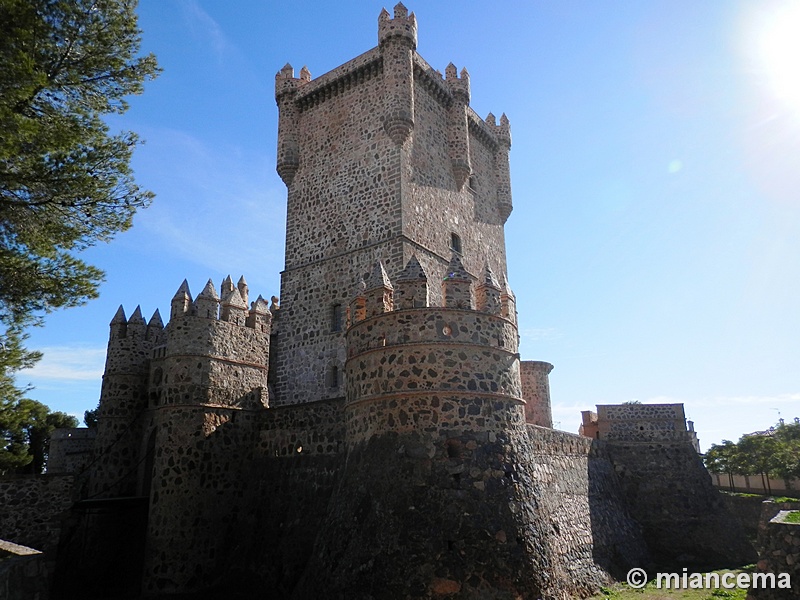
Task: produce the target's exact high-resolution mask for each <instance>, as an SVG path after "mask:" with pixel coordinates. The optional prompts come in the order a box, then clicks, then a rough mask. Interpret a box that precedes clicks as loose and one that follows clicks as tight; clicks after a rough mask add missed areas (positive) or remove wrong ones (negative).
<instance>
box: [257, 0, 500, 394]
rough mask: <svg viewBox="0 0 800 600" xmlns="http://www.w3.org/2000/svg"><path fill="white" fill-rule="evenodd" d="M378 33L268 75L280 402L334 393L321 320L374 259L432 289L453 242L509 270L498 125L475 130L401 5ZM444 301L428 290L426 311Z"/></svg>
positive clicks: (335, 347)
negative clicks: (279, 262)
mask: <svg viewBox="0 0 800 600" xmlns="http://www.w3.org/2000/svg"><path fill="white" fill-rule="evenodd" d="M379 32H380V33H379V38H380V45H379V47H378V48H374V49H372V50H370V51H368V52H366V53H364V54H362V55H361V56H358V57H356V58H354V59H353V60H351V61H349V62H347V63H345V64H344V65H341V66H340V67H338V68H336V69H334V70H333V71H330V72H329V73H326V74H324V75H321V76H320V77H317V78H316V79H312V78H311V74H310V73H309V72H308V70H307V69H303V70H302V71H301V72H300V76H299V77H297V78H295V76H294V72H293V70H292V68H291V66H289V65H287V66H286V67H284V68H283V69H282V70H281V71H280V72H279V73H278V74H277V76H276V101H277V103H278V106H279V111H280V122H279V136H278V137H279V139H278V153H277V154H278V165H277V166H278V171H279V173H280V174H281V176H282V177H283V179H284V181H285V183H286V185H287V188H288V210H287V236H286V239H287V246H286V257H287V258H286V269H285V270H284V272H283V274H282V279H281V303H282V304H281V315H280V318H279V319H278V321H277V323H276V328H275V337H274V340H273V361H274V362H273V365H272V367H273V368H272V371H273V376H272V384H273V389H274V392H275V398H274V403H275V404H276V405H277V404H294V403H299V402H308V401H312V400H316V399H324V398H333V397H336V396H339V395H341V390H340V389H335V387H336V386H331V385H330V382H329V381H327V373H329V372H330V370H331V368H332V367H337V368H338V367H340V366H341V362H342V350H343V347H344V338H343V336H342V335H341V332H340V331H335V330H334V331H332V330H331V326H330V324H331V316H330V315H331V313H332V310H333V307H334V306H335V305H337V304H341V305H345V304H346V301H347V298H349V297H351V296H352V291H353V289H354V286H356V285H357V283H358V281H359V279H360V278H361V277H362V275H364V274H365V273H368V272H370V271H371V267H372V265H373V264H374V262H375V261H376V260H378V259H380V260H382V261H383V263H384V265H385V266H386V268H387V271H388V272H389V273H390V275H393V274H394V273H396V272H399V271H400V270H401V269H402V268H403V267H404V266H405V265H406V263H407V262H408V260H409V259H410V258H411V256H412V254H415V255H417V257H418V259H419V261H420V263H421V264H422V266H423V268H424V269H425V270H426V272H427V273H428V277H429V281H441V279H442V277H443V276H444V274H445V269H446V267H447V264H448V262H449V257H450V254H451V252H452V246H453V236H454V235H455V236H457V237H458V239H460V240H461V242H462V244H463V246H462V250H463V258H464V264H465V266H466V268H467V269H468V270H469V271H470V272H473V273H479V272H481V270H482V268H483V265H484V263H487V262H488V264H489V265H490V266H491V268H492V269H493V270H494V271H495V272H496V273H498V274H499V275H500V276H502V277H503V278H505V275H506V260H505V241H504V234H503V223H504V222H505V218H506V217H507V216H508V215H507V213H508V212H510V187H509V181H508V147H509V146H510V130H509V128H508V123H507V120H503V119H501V124H500V125H497V124H496V123H495V122H494V117H492V118H491V119H489V118H488V117H487V121H486V122H484V121H483V120H482V119H481V118H480V117H478V116H477V115H476V114H475V113H474V111H472V110H471V109H470V108H469V106H468V103H469V76H468V74H467V73H466V72H465V71H463V72H462V74H461V76H460V77H459V76H458V75H457V74H453V73H451V68H450V67H448V69H447V71H448V76H447V78H443V77H442V75H441V73H438V72H436V71H434V70H433V69H432V68H431V67H430V66H429V65H428V64H427V63H426V62H425V61H424V60H423V59H422V58H421V57H420V56H419V55H418V54H417V53H416V51H415V47H416V21H415V20H414V18H413V16H409V15H408V14H407V11H405V9H404V8H403V7H401V6H399V5H398V7H397V9H396V11H395V17H394V18H391V17H390V16H389V15H388V13H385V14H382V16H381V19H380V25H379ZM453 69H454V67H453ZM464 103H466V104H464ZM456 105H458V107H460V108H458V107H456ZM454 107H456V108H454ZM465 169H466V170H465ZM469 174H471V177H470V178H469V182H466V181H465V180H464V177H466V176H467V175H469ZM462 250H459V251H462ZM441 293H442V290H441V289H440V287H439V286H438V285H431V286H430V297H431V303H432V304H441V303H442V297H441Z"/></svg>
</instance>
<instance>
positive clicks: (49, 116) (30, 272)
mask: <svg viewBox="0 0 800 600" xmlns="http://www.w3.org/2000/svg"><path fill="white" fill-rule="evenodd" d="M135 8H136V2H135V0H0V342H1V343H0V367H2V371H0V373H2V375H3V376H5V377H6V378H7V377H10V374H11V373H13V371H14V370H15V369H17V368H19V367H20V365H22V366H25V365H29V364H30V363H31V362H33V361H35V360H36V359H37V358H38V355H37V353H32V352H27V351H25V349H24V347H23V346H22V344H21V342H22V340H23V339H24V330H25V327H27V326H29V325H34V324H38V323H40V322H41V319H42V315H43V314H44V313H46V312H48V311H50V310H53V309H56V308H62V307H70V306H76V305H79V304H82V303H84V302H86V301H87V300H88V299H90V298H94V297H96V296H97V288H98V285H99V283H100V282H101V281H102V278H103V273H102V271H100V270H99V269H97V268H95V267H93V266H91V265H88V264H86V263H85V262H83V261H82V260H80V259H79V258H77V257H76V256H75V254H76V253H77V252H79V251H80V250H82V249H85V248H86V247H88V246H91V245H93V244H95V243H97V242H105V241H108V240H110V239H111V238H112V237H113V236H114V235H115V234H116V233H117V232H120V231H123V230H125V229H127V228H128V227H130V225H131V221H132V218H133V215H134V213H135V212H136V210H137V209H139V208H143V207H146V206H147V205H148V204H149V203H150V201H151V199H152V197H153V195H152V194H151V193H150V192H148V191H144V190H141V189H139V188H138V187H137V186H136V184H135V183H134V180H133V173H132V170H131V168H130V164H129V163H130V158H131V154H132V152H133V149H134V147H135V146H136V145H137V143H138V138H137V136H136V134H134V133H132V132H122V133H116V134H111V133H110V131H109V127H108V125H107V124H106V122H105V121H104V120H103V118H104V117H105V116H107V115H109V114H114V113H122V112H124V111H125V110H126V109H127V106H128V105H127V103H126V101H125V97H127V96H129V95H131V94H140V93H141V92H142V91H143V89H144V87H143V86H144V82H145V81H146V80H148V79H152V78H153V77H155V76H156V75H157V74H158V72H159V68H158V66H157V63H156V60H155V57H154V56H153V55H147V56H139V55H138V54H139V47H140V41H141V32H140V30H139V28H138V25H137V17H136V13H135ZM4 397H6V398H7V397H8V396H4Z"/></svg>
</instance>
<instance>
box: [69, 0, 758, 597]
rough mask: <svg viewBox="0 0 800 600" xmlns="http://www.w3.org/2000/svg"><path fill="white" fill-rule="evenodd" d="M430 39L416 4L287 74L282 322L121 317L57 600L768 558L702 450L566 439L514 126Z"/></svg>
mask: <svg viewBox="0 0 800 600" xmlns="http://www.w3.org/2000/svg"><path fill="white" fill-rule="evenodd" d="M416 44H417V21H416V18H415V15H414V14H413V13H411V14H409V13H408V11H407V10H406V8H405V7H404V6H403V5H402V4H398V5H397V6H396V7H395V8H394V14H393V15H390V14H389V13H388V12H387V11H385V10H384V11H382V12H381V14H380V16H379V18H378V46H377V47H375V48H373V49H372V50H369V51H367V52H366V53H364V54H362V55H360V56H358V57H356V58H354V59H353V60H351V61H349V62H347V63H345V64H344V65H342V66H340V67H338V68H336V69H334V70H333V71H330V72H329V73H326V74H324V75H322V76H320V77H317V78H316V79H312V77H311V75H310V73H309V71H308V70H307V69H306V68H303V69H302V70H301V71H300V73H299V77H295V75H294V71H293V69H292V67H291V66H290V65H286V66H285V67H284V68H283V69H281V70H280V71H279V72H278V74H277V75H276V79H275V98H276V101H277V104H278V107H279V112H280V119H279V124H278V150H277V170H278V173H279V174H280V176H281V178H282V179H283V181H284V183H285V184H286V186H287V190H288V199H287V203H288V209H287V235H286V266H285V270H284V271H283V272H282V275H281V293H280V305H279V304H278V301H277V299H276V298H273V299H272V301H271V303H268V302H266V301H265V300H264V299H263V298H262V297H261V296H258V297H257V298H256V299H255V300H251V293H250V290H249V289H248V285H247V283H246V281H245V280H244V278H242V279H240V280H239V281H238V282H237V283H236V284H234V283H233V280H232V279H231V278H230V277H228V278H226V279H225V281H223V282H222V284H221V286H220V288H219V290H218V289H217V288H216V286H215V285H214V284H213V282H211V281H209V282H208V284H206V286H205V287H204V288H203V289H202V291H201V292H200V293H199V294H197V296H196V297H195V296H193V295H192V293H191V291H190V288H189V285H188V283H187V282H185V281H184V282H183V284H181V285H180V287H179V288H178V291H177V293H176V294H175V295H174V297H173V298H172V301H171V305H170V315H169V321H168V323H167V324H166V326H165V325H164V324H163V322H162V319H161V317H160V315H159V313H158V311H156V313H155V314H154V315H153V317H152V318H151V319H150V320H149V321H148V322H146V321H145V320H144V318H143V316H142V314H141V311H140V310H139V309H138V308H137V309H136V310H135V311H134V313H133V314H132V315H131V316H130V317H126V315H125V312H124V310H123V309H122V308H120V311H119V312H118V313H117V314H116V315H115V316H114V318H113V320H112V321H111V328H110V338H109V344H108V355H107V361H106V369H105V375H104V377H103V387H102V392H101V401H100V408H99V418H98V429H97V437H96V440H95V442H94V455H93V457H92V459H91V461H90V463H89V464H88V465H87V466H86V467H85V471H86V479H85V481H84V483H83V487H82V490H81V492H80V493H81V496H82V499H81V500H80V501H79V502H78V503H76V504H75V506H74V507H73V509H72V516H71V518H70V520H69V523H68V524H66V525H65V527H64V531H63V533H62V542H61V547H60V549H59V559H58V560H59V563H58V571H57V573H56V594H55V596H56V597H59V594H60V597H73V596H72V594H75V595H77V594H78V593H80V597H82V598H107V597H120V598H123V597H138V595H139V594H141V595H142V596H145V597H164V598H167V597H175V598H177V597H181V598H189V597H190V598H201V597H209V598H217V597H230V598H233V597H255V596H256V595H258V596H259V597H268V598H287V599H288V598H294V599H305V598H309V599H311V598H314V599H316V598H348V599H360V598H363V599H367V598H389V599H394V598H498V599H500V598H509V599H511V598H523V599H537V598H550V599H562V598H570V597H577V596H586V595H588V594H590V593H592V592H594V591H596V590H597V589H598V588H599V586H601V585H604V584H606V583H607V582H609V581H611V580H612V579H614V578H621V577H622V578H624V575H625V572H626V571H627V570H628V569H629V568H631V567H642V566H646V565H648V564H650V563H651V562H653V561H655V562H657V563H658V564H680V566H689V565H690V564H693V565H708V566H721V565H725V564H735V563H737V562H739V561H744V562H747V561H748V560H752V551H751V550H750V548H749V547H748V546H747V545H746V543H745V542H744V539H743V538H742V537H741V535H740V532H739V531H738V530H737V528H736V527H735V525H733V524H732V522H731V521H730V520H729V518H728V517H727V515H726V513H725V511H724V508H723V507H722V505H721V502H720V500H719V499H718V498H717V493H716V491H715V490H714V489H713V488H712V486H711V481H710V478H709V477H708V475H707V474H706V473H705V470H704V468H703V466H702V464H701V463H700V462H699V458H698V456H697V453H696V452H695V450H694V448H693V446H692V444H691V441H690V440H688V439H687V438H686V437H680V436H677V437H676V436H669V435H664V434H663V431H662V430H660V429H658V428H656V429H653V430H652V431H649V432H648V433H647V434H641V433H637V435H636V436H628V437H626V436H625V435H620V436H617V437H616V438H614V439H610V440H607V441H605V440H592V439H587V438H585V437H579V436H576V435H571V434H567V433H564V432H560V431H556V430H553V429H552V419H551V415H550V394H549V385H548V373H549V372H550V370H551V369H552V365H550V364H549V363H546V362H541V361H522V360H521V359H520V355H519V353H518V340H519V336H518V332H517V312H516V308H515V298H514V294H513V292H512V291H511V288H510V286H509V278H508V274H507V267H506V255H505V239H504V223H505V222H506V220H507V219H508V218H509V215H510V214H511V212H512V201H511V185H510V175H509V162H508V153H509V149H510V147H511V130H510V124H509V120H508V119H507V118H506V116H505V115H503V116H501V117H500V119H499V120H498V119H496V118H495V117H494V116H493V115H491V114H490V115H488V116H487V117H486V118H485V119H484V118H481V117H480V116H478V115H477V114H476V113H475V112H474V111H473V110H472V108H470V93H471V91H470V77H469V74H468V73H467V71H466V69H462V70H461V72H460V73H459V72H458V71H457V69H456V67H455V66H454V65H452V64H450V65H448V66H447V68H446V69H445V73H444V76H443V75H442V74H441V73H440V72H438V71H436V70H434V69H433V68H432V67H431V66H430V65H429V64H428V63H427V62H425V60H424V59H423V58H422V57H421V56H420V55H419V54H417V52H416ZM681 561H683V562H681ZM76 580H77V581H79V582H80V583H79V584H76V583H75V581H76ZM76 586H78V587H76ZM78 590H79V592H78Z"/></svg>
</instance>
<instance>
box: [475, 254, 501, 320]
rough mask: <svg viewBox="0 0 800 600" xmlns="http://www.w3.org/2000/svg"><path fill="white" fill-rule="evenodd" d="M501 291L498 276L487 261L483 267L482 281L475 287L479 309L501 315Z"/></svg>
mask: <svg viewBox="0 0 800 600" xmlns="http://www.w3.org/2000/svg"><path fill="white" fill-rule="evenodd" d="M500 293H501V292H500V283H499V282H498V281H497V278H496V277H495V276H494V273H493V272H492V269H491V267H489V263H488V262H487V263H486V264H485V265H484V267H483V277H482V278H481V282H480V284H479V285H478V287H477V288H476V289H475V296H476V297H477V305H478V310H480V311H482V312H487V313H491V314H493V315H499V314H500V311H501V309H500Z"/></svg>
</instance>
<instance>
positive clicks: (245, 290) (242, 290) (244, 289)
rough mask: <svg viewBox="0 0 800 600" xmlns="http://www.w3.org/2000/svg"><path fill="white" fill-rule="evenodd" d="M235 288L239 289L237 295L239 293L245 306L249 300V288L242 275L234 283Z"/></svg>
mask: <svg viewBox="0 0 800 600" xmlns="http://www.w3.org/2000/svg"><path fill="white" fill-rule="evenodd" d="M236 288H237V289H238V290H239V295H241V297H242V300H243V301H244V305H245V307H246V306H247V304H248V302H250V299H249V294H250V288H249V287H248V286H247V281H246V280H245V278H244V275H242V276H241V277H239V282H238V283H237V284H236Z"/></svg>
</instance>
